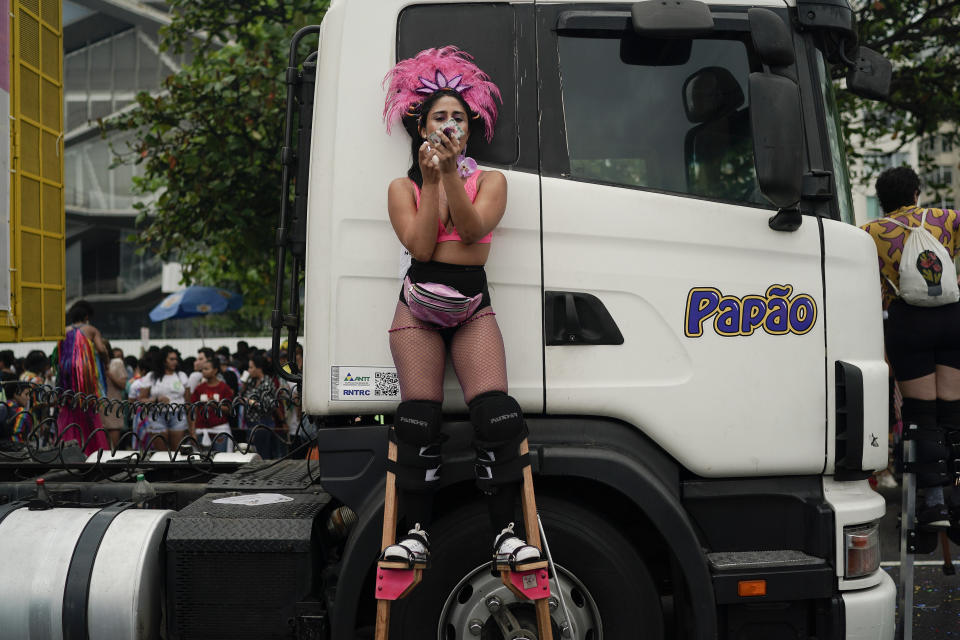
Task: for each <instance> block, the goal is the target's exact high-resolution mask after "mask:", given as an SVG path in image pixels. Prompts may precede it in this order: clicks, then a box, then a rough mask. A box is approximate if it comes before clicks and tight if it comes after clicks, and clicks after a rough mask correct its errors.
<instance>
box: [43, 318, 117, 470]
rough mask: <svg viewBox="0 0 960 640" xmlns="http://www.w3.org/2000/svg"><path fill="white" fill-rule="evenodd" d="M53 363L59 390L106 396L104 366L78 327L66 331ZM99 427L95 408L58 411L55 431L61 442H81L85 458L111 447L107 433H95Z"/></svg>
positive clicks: (65, 407) (67, 407)
mask: <svg viewBox="0 0 960 640" xmlns="http://www.w3.org/2000/svg"><path fill="white" fill-rule="evenodd" d="M53 360H54V362H55V363H56V367H57V386H58V387H60V388H61V389H68V390H70V391H74V392H76V393H82V394H85V395H88V396H94V397H96V398H103V397H105V396H106V388H107V379H106V375H105V373H104V370H103V363H102V362H101V361H100V358H98V357H97V352H96V350H95V349H94V347H93V342H92V341H91V340H90V338H88V337H87V335H86V334H85V333H84V332H83V330H82V329H81V328H80V327H79V326H74V327H69V328H68V329H67V333H66V336H64V338H63V340H61V341H60V342H59V344H57V348H56V350H55V351H54V357H53ZM101 426H102V425H101V423H100V416H99V415H98V414H97V411H96V408H95V407H93V408H90V409H84V408H82V407H80V406H77V407H76V408H71V407H70V406H64V407H61V408H60V414H59V417H58V418H57V431H58V432H59V433H60V438H61V440H63V441H67V440H76V441H78V442H80V443H81V446H83V450H84V453H86V454H88V455H89V454H91V453H93V452H95V451H97V450H98V449H109V448H110V446H109V444H108V443H107V436H106V434H105V433H104V432H103V431H97V430H98V429H100V428H101ZM94 431H96V433H93V432H94ZM91 434H93V437H91ZM83 443H86V444H85V445H84V444H83Z"/></svg>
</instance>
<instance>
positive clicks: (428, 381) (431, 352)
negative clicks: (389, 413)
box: [390, 302, 446, 402]
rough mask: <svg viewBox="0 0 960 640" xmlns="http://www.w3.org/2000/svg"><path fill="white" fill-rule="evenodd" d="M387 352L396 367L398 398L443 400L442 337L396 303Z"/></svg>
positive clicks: (444, 351) (444, 350)
mask: <svg viewBox="0 0 960 640" xmlns="http://www.w3.org/2000/svg"><path fill="white" fill-rule="evenodd" d="M390 353H392V354H393V363H394V364H395V365H396V366H397V378H398V379H399V381H400V399H401V400H431V401H433V402H443V369H444V364H445V360H444V358H445V356H446V349H445V347H444V344H443V338H441V337H440V334H439V333H438V332H437V331H436V329H435V328H433V327H432V326H431V325H429V324H427V323H426V322H423V321H421V320H418V319H417V318H415V317H413V314H412V313H410V309H408V308H407V305H405V304H403V303H402V302H398V303H397V310H396V312H395V313H394V315H393V324H391V326H390Z"/></svg>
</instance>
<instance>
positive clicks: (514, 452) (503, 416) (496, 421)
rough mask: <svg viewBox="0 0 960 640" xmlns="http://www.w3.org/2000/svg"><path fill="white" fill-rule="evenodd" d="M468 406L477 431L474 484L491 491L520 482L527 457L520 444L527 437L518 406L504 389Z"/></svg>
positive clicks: (478, 398) (492, 392)
mask: <svg viewBox="0 0 960 640" xmlns="http://www.w3.org/2000/svg"><path fill="white" fill-rule="evenodd" d="M469 407H470V422H472V423H473V428H474V431H475V433H476V438H475V440H474V446H475V448H476V451H477V457H476V466H475V471H476V475H477V486H479V487H480V489H481V490H483V491H485V492H487V493H493V492H495V491H496V488H497V487H498V486H500V485H504V484H511V483H514V482H517V481H519V480H520V479H521V478H522V477H523V468H524V467H525V466H527V464H529V461H528V457H527V456H521V455H520V443H521V442H523V439H524V438H526V437H527V423H526V421H525V420H524V419H523V411H522V410H521V409H520V405H519V404H517V401H516V400H514V399H513V398H511V397H510V396H508V395H507V394H506V393H504V392H503V391H489V392H487V393H482V394H480V395H479V396H477V397H476V398H474V399H473V400H471V401H470V404H469Z"/></svg>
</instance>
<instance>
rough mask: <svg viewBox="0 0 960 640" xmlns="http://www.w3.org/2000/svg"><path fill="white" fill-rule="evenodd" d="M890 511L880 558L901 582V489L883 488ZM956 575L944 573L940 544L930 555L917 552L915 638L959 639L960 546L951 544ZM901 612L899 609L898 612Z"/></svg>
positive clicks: (883, 526)
mask: <svg viewBox="0 0 960 640" xmlns="http://www.w3.org/2000/svg"><path fill="white" fill-rule="evenodd" d="M880 493H881V494H883V497H884V498H886V500H887V514H886V515H885V516H884V518H883V520H882V521H881V522H880V558H881V562H882V563H883V568H884V570H885V571H887V572H889V573H890V577H891V578H893V580H894V582H896V583H897V588H899V585H900V582H899V580H900V530H899V528H898V526H897V523H898V519H899V517H900V488H899V487H897V488H896V489H882V490H881V491H880ZM950 551H951V556H952V559H953V565H954V567H955V569H956V570H957V573H956V575H953V576H947V575H944V572H943V555H942V551H941V549H940V548H939V547H938V548H937V549H936V550H935V551H934V552H933V553H930V554H917V556H916V558H915V566H914V576H915V580H914V584H913V598H914V601H913V637H914V638H915V639H916V640H934V639H940V638H947V639H949V638H960V548H958V547H957V545H955V544H952V543H951V544H950ZM897 615H898V616H899V615H900V612H897Z"/></svg>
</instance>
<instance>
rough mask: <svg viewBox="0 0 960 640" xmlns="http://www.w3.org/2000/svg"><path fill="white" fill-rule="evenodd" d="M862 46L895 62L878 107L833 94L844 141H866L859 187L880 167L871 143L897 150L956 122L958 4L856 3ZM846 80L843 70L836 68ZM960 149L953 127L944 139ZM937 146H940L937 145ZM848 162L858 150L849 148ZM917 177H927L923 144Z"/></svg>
mask: <svg viewBox="0 0 960 640" xmlns="http://www.w3.org/2000/svg"><path fill="white" fill-rule="evenodd" d="M854 6H855V10H856V14H857V25H858V30H859V38H860V43H861V44H863V45H865V46H868V47H870V48H871V49H874V50H875V51H878V52H880V53H882V54H883V55H884V56H886V57H887V59H889V60H890V61H891V62H892V63H893V81H892V84H891V90H890V96H889V97H888V98H887V99H886V100H884V101H879V102H874V101H867V100H861V99H859V98H857V97H856V96H853V95H852V94H851V93H849V92H847V91H840V92H838V93H837V95H838V100H839V102H840V108H841V110H842V114H843V120H844V126H845V129H846V134H847V140H848V141H849V140H851V139H852V138H853V139H855V138H860V139H862V140H864V141H866V143H867V146H866V148H865V149H863V151H865V152H866V154H868V157H867V158H865V159H866V160H867V164H866V169H865V172H864V173H863V174H862V175H860V176H858V177H859V178H860V179H861V180H863V181H868V180H870V179H872V178H874V177H875V175H876V173H877V171H878V167H877V164H876V163H871V162H870V156H871V155H873V154H876V153H879V152H880V149H879V148H876V147H873V146H871V143H873V142H875V141H879V140H882V139H884V138H887V139H892V140H894V141H895V142H896V143H897V144H898V148H897V149H896V150H899V149H902V148H903V147H904V146H905V145H907V144H909V143H911V142H913V141H914V140H918V139H919V140H927V139H929V138H930V137H931V136H935V135H937V133H938V130H939V128H940V125H941V124H943V123H952V124H960V0H950V1H944V0H919V1H918V0H875V1H872V0H858V1H856V2H854ZM835 70H836V71H837V72H838V73H839V74H840V75H842V74H844V73H845V70H844V69H842V68H839V67H837V68H835ZM945 139H946V141H947V143H948V144H952V145H953V148H954V149H957V148H960V136H958V133H957V128H956V127H952V128H951V131H950V132H949V133H948V134H946V138H945ZM938 148H939V147H938ZM849 151H850V153H851V157H855V156H857V155H858V153H859V152H857V151H855V150H854V149H853V148H850V149H849ZM920 164H921V166H920V171H921V173H923V174H925V175H928V176H929V175H930V174H931V170H932V168H933V166H934V157H933V155H932V152H931V150H930V149H928V148H924V146H923V145H921V157H920ZM928 186H929V187H931V188H932V189H934V190H935V191H936V192H937V195H938V197H940V196H947V197H948V199H949V198H950V197H952V195H953V194H950V193H949V192H948V191H947V190H948V189H949V186H948V185H946V184H944V183H937V182H931V183H930V184H929V185H928Z"/></svg>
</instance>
